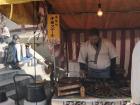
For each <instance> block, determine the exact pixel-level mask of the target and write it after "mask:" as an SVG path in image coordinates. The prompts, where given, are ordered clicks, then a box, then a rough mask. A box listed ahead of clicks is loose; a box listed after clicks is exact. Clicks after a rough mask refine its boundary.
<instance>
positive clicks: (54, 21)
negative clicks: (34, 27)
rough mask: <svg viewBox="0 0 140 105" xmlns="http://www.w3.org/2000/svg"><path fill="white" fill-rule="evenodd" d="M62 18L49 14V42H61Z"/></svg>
mask: <svg viewBox="0 0 140 105" xmlns="http://www.w3.org/2000/svg"><path fill="white" fill-rule="evenodd" d="M59 17H60V16H59V15H58V14H48V27H47V28H48V41H55V42H60V18H59Z"/></svg>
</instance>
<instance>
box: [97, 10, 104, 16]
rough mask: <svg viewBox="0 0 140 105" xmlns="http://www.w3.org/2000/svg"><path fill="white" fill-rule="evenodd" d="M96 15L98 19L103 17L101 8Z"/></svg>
mask: <svg viewBox="0 0 140 105" xmlns="http://www.w3.org/2000/svg"><path fill="white" fill-rule="evenodd" d="M97 15H98V16H99V17H101V16H103V11H102V10H101V8H99V10H98V11H97Z"/></svg>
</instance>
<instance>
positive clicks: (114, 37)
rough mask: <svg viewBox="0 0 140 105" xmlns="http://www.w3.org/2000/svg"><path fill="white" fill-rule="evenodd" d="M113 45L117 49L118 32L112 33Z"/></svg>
mask: <svg viewBox="0 0 140 105" xmlns="http://www.w3.org/2000/svg"><path fill="white" fill-rule="evenodd" d="M111 40H112V43H113V44H114V46H115V47H116V31H112V37H111Z"/></svg>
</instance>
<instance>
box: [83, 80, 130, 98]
mask: <svg viewBox="0 0 140 105" xmlns="http://www.w3.org/2000/svg"><path fill="white" fill-rule="evenodd" d="M121 83H122V84H121ZM121 83H119V84H120V85H121V86H122V87H121V88H118V86H117V85H118V83H116V82H112V81H102V80H101V81H100V82H99V80H98V81H95V82H94V83H92V84H91V83H86V84H85V88H86V94H87V95H88V96H93V97H98V98H123V97H128V96H131V94H130V88H129V87H124V88H123V86H129V85H128V84H127V82H121Z"/></svg>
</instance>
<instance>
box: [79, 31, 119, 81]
mask: <svg viewBox="0 0 140 105" xmlns="http://www.w3.org/2000/svg"><path fill="white" fill-rule="evenodd" d="M116 57H117V54H116V49H115V47H114V46H113V44H112V43H111V42H110V41H108V40H106V39H102V38H101V37H100V36H99V30H98V29H91V30H90V31H89V40H88V41H87V42H85V43H84V44H83V45H82V46H81V48H80V53H79V58H78V62H79V64H80V69H81V70H80V72H81V73H82V75H83V73H84V74H85V73H86V74H87V75H86V76H87V77H88V78H110V77H114V75H115V72H114V68H115V64H116Z"/></svg>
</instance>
